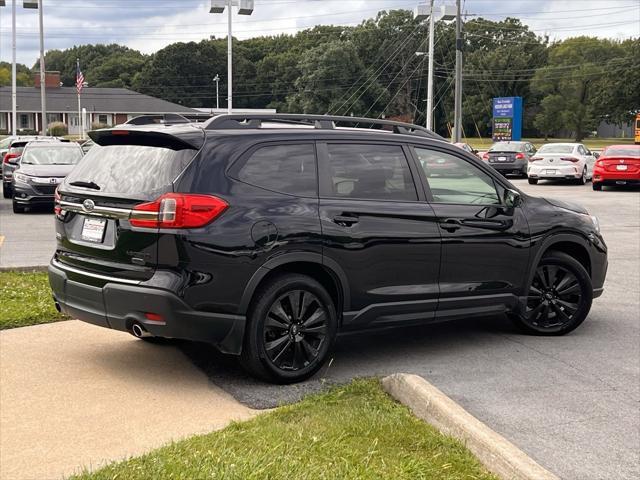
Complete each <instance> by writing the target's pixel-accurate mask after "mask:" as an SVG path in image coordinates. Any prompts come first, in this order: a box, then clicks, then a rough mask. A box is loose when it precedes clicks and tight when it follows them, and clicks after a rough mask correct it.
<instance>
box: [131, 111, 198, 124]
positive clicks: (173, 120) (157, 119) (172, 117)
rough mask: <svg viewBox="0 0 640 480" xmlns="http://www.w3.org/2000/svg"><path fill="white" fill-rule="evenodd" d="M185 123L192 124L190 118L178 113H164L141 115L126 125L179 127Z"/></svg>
mask: <svg viewBox="0 0 640 480" xmlns="http://www.w3.org/2000/svg"><path fill="white" fill-rule="evenodd" d="M183 123H191V121H190V120H189V119H188V118H186V117H183V116H182V115H178V114H177V113H163V114H156V115H139V116H137V117H134V118H132V119H130V120H127V121H126V122H125V123H124V125H153V124H163V125H178V124H183Z"/></svg>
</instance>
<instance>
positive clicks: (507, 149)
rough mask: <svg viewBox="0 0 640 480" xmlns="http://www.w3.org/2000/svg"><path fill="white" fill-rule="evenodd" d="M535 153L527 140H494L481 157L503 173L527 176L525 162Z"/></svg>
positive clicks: (534, 148) (534, 149)
mask: <svg viewBox="0 0 640 480" xmlns="http://www.w3.org/2000/svg"><path fill="white" fill-rule="evenodd" d="M535 153H536V147H534V146H533V144H532V143H529V142H496V143H494V144H493V145H492V146H491V148H490V149H489V150H488V151H487V152H486V153H485V154H484V155H483V156H482V159H483V160H484V161H486V162H487V163H488V164H489V165H491V166H492V167H493V168H495V169H496V170H497V171H498V172H500V173H502V174H503V175H509V174H511V175H519V176H525V177H526V176H527V164H528V163H529V159H530V158H531V157H532V156H533V155H534V154H535Z"/></svg>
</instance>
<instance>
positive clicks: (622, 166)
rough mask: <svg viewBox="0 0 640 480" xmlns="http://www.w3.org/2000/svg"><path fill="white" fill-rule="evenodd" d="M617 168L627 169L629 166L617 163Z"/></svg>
mask: <svg viewBox="0 0 640 480" xmlns="http://www.w3.org/2000/svg"><path fill="white" fill-rule="evenodd" d="M616 169H617V170H626V169H627V166H626V165H617V166H616Z"/></svg>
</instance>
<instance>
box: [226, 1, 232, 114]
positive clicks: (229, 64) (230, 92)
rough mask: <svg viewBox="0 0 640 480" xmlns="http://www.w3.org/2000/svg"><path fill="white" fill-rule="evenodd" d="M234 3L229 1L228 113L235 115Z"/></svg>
mask: <svg viewBox="0 0 640 480" xmlns="http://www.w3.org/2000/svg"><path fill="white" fill-rule="evenodd" d="M232 6H233V1H232V0H229V5H228V7H229V11H228V14H229V32H228V33H229V35H228V37H227V111H228V112H229V115H231V114H232V113H233V32H232V29H233V8H231V7H232Z"/></svg>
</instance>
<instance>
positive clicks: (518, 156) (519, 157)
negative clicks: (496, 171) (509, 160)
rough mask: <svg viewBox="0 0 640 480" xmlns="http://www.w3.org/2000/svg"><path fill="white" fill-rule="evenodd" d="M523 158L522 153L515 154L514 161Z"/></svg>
mask: <svg viewBox="0 0 640 480" xmlns="http://www.w3.org/2000/svg"><path fill="white" fill-rule="evenodd" d="M523 158H524V153H516V160H522V159H523Z"/></svg>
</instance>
